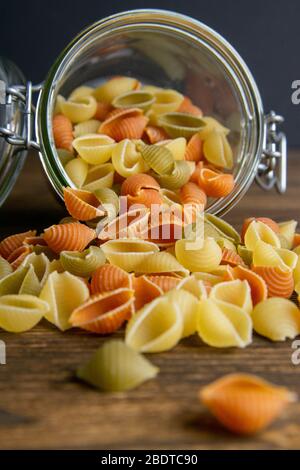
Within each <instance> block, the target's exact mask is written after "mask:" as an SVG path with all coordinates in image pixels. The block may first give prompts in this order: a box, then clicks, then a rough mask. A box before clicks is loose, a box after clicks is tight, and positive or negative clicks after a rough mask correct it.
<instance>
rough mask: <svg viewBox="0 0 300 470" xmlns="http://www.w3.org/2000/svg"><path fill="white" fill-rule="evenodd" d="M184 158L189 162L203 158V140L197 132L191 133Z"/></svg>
mask: <svg viewBox="0 0 300 470" xmlns="http://www.w3.org/2000/svg"><path fill="white" fill-rule="evenodd" d="M184 158H185V160H187V161H189V162H199V161H200V160H202V159H203V141H202V139H201V137H200V136H199V134H195V135H193V136H192V137H191V139H190V140H189V143H188V144H187V147H186V151H185V154H184Z"/></svg>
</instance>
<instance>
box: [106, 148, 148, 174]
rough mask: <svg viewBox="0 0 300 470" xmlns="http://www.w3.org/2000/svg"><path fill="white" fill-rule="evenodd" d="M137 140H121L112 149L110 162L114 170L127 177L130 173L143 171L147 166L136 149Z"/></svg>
mask: <svg viewBox="0 0 300 470" xmlns="http://www.w3.org/2000/svg"><path fill="white" fill-rule="evenodd" d="M138 144H139V141H137V142H133V141H131V140H129V139H125V140H122V141H121V142H119V143H118V144H117V145H116V146H115V147H114V149H113V152H112V163H113V166H114V168H115V170H116V172H117V173H118V174H119V175H121V176H123V177H124V178H128V177H129V176H131V175H135V174H138V173H144V172H145V171H147V170H148V169H149V166H148V165H147V163H146V162H145V160H144V159H143V157H142V155H141V153H140V152H139V151H138V150H137V148H136V147H137V145H138Z"/></svg>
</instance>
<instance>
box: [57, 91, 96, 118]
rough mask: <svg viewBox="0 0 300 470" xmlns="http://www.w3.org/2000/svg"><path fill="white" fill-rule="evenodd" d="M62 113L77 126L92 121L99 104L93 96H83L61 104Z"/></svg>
mask: <svg viewBox="0 0 300 470" xmlns="http://www.w3.org/2000/svg"><path fill="white" fill-rule="evenodd" d="M61 110H62V113H63V114H64V115H65V116H66V117H67V118H69V119H70V121H71V122H73V123H75V124H77V123H79V122H83V121H88V120H89V119H91V118H92V117H93V116H94V114H95V113H96V110H97V102H96V100H95V98H94V97H93V96H81V97H77V98H73V99H72V100H70V99H69V100H67V101H63V102H62V103H61Z"/></svg>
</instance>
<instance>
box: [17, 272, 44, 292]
mask: <svg viewBox="0 0 300 470" xmlns="http://www.w3.org/2000/svg"><path fill="white" fill-rule="evenodd" d="M40 292H41V283H40V281H39V280H38V277H37V275H36V273H35V270H34V267H33V266H32V265H30V266H29V269H28V271H27V273H26V274H25V277H24V279H23V282H22V284H21V287H20V289H19V292H18V294H28V295H35V296H38V295H39V294H40Z"/></svg>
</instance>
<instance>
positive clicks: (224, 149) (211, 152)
mask: <svg viewBox="0 0 300 470" xmlns="http://www.w3.org/2000/svg"><path fill="white" fill-rule="evenodd" d="M203 153H204V156H205V158H206V160H207V161H209V162H210V163H212V164H213V165H215V166H216V167H220V168H226V169H229V170H230V169H231V168H232V167H233V153H232V149H231V146H230V144H229V142H228V140H227V137H226V135H225V134H224V133H223V132H220V131H217V130H215V129H214V130H212V132H211V133H210V134H209V136H208V137H207V139H206V140H205V141H204V145H203Z"/></svg>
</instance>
